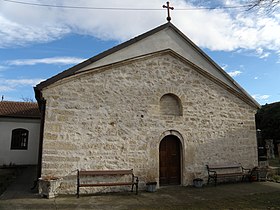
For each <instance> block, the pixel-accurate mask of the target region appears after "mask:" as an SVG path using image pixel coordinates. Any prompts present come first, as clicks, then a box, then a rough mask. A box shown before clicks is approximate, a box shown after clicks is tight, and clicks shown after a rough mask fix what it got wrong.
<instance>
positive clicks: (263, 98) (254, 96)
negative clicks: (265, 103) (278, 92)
mask: <svg viewBox="0 0 280 210" xmlns="http://www.w3.org/2000/svg"><path fill="white" fill-rule="evenodd" d="M252 97H253V98H254V99H256V100H267V99H268V98H269V97H270V95H260V94H254V95H252Z"/></svg>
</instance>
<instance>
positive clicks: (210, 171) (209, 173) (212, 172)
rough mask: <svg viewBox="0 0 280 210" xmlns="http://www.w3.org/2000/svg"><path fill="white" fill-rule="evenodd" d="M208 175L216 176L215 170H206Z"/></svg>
mask: <svg viewBox="0 0 280 210" xmlns="http://www.w3.org/2000/svg"><path fill="white" fill-rule="evenodd" d="M208 175H209V176H213V175H214V176H217V172H216V171H212V170H208Z"/></svg>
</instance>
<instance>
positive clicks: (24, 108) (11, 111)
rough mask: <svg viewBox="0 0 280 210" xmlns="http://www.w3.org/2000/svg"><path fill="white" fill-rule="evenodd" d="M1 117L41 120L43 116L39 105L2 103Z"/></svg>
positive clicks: (12, 102)
mask: <svg viewBox="0 0 280 210" xmlns="http://www.w3.org/2000/svg"><path fill="white" fill-rule="evenodd" d="M0 117H12V118H29V119H40V117H41V115H40V111H39V107H38V104H37V103H31V102H15V101H1V102H0Z"/></svg>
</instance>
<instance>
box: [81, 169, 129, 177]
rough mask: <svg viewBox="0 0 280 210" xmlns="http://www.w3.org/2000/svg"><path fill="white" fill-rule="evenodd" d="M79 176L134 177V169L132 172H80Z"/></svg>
mask: <svg viewBox="0 0 280 210" xmlns="http://www.w3.org/2000/svg"><path fill="white" fill-rule="evenodd" d="M78 174H79V176H89V175H90V176H103V175H130V174H131V175H133V169H130V170H94V171H86V170H80V171H79V170H78Z"/></svg>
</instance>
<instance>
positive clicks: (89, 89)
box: [34, 23, 259, 193]
mask: <svg viewBox="0 0 280 210" xmlns="http://www.w3.org/2000/svg"><path fill="white" fill-rule="evenodd" d="M34 89H35V93H36V98H37V100H38V103H39V105H40V107H41V110H42V112H43V129H41V130H42V133H41V148H40V151H41V157H42V160H41V162H40V163H39V165H40V169H41V171H40V172H41V176H42V177H45V176H54V177H60V178H62V182H61V184H60V188H59V193H75V186H76V182H75V176H74V175H75V170H77V169H88V170H99V169H100V170H106V169H133V170H134V173H135V175H137V176H139V180H140V187H142V188H143V187H144V186H145V183H146V182H149V181H157V183H158V186H159V187H160V186H163V185H190V184H192V181H193V179H194V178H207V170H206V166H205V165H206V164H215V163H216V164H218V163H219V164H223V163H241V164H242V165H243V166H244V167H247V168H252V167H254V166H256V165H257V141H256V131H255V113H256V110H257V108H258V107H259V105H258V103H257V102H255V101H254V99H252V98H251V97H250V96H249V95H248V94H247V93H246V92H245V91H244V90H243V89H242V88H241V87H240V86H239V85H238V84H237V83H236V82H235V81H234V80H233V79H232V78H231V77H230V76H229V75H227V74H226V73H225V72H224V70H222V69H221V68H220V67H219V66H218V65H217V64H216V63H215V62H214V61H213V60H211V58H209V57H208V56H207V55H206V54H205V53H204V52H203V51H202V50H201V49H199V48H198V47H197V46H196V45H195V44H194V43H192V42H191V41H190V40H189V39H188V38H187V37H186V36H185V35H184V34H183V33H182V32H180V31H179V30H178V29H177V28H176V27H175V26H174V25H173V24H171V23H166V24H164V25H162V26H159V27H158V28H155V29H153V30H151V31H149V32H147V33H145V34H143V35H140V36H138V37H136V38H134V39H132V40H129V41H127V42H125V43H123V44H121V45H118V46H116V47H114V48H112V49H110V50H108V51H105V52H103V53H101V54H99V55H97V56H95V57H93V58H90V59H88V60H87V61H85V62H83V63H81V64H78V65H76V66H74V67H72V68H70V69H68V70H66V71H64V72H62V73H60V74H58V75H56V76H54V77H52V78H50V79H48V80H46V81H44V82H42V83H40V84H39V85H37V86H36V87H35V88H34Z"/></svg>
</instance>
